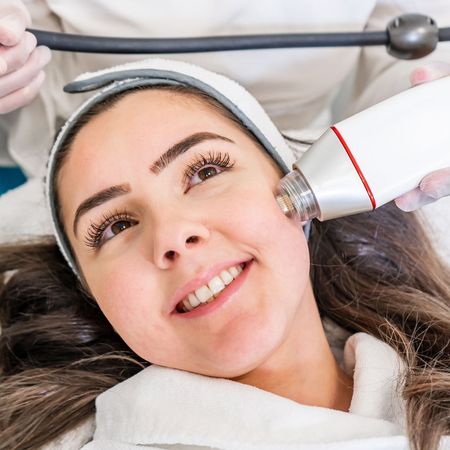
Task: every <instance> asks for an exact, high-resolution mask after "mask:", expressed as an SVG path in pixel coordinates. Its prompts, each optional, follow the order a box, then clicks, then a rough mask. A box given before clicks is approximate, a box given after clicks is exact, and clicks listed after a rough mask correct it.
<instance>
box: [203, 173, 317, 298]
mask: <svg viewBox="0 0 450 450" xmlns="http://www.w3.org/2000/svg"><path fill="white" fill-rule="evenodd" d="M214 208H215V211H214V214H211V217H219V218H220V222H217V223H216V224H213V225H212V226H213V227H217V229H219V230H222V232H223V233H224V234H226V235H228V238H229V240H230V241H231V242H237V243H240V244H241V245H246V244H247V245H248V249H246V248H244V250H248V251H249V252H252V251H253V252H255V254H254V256H255V258H257V259H258V257H259V258H260V260H261V263H262V264H264V265H267V266H268V267H271V270H274V271H276V276H277V278H282V279H284V280H294V284H296V288H300V289H304V286H305V284H306V281H307V279H308V275H309V251H308V245H307V241H306V238H305V235H304V233H303V229H302V228H301V227H299V226H298V225H297V224H296V223H295V222H294V221H293V220H291V219H289V218H287V217H286V216H285V215H284V214H283V212H282V211H281V209H280V208H279V206H278V203H277V202H276V200H275V196H274V193H273V192H272V190H271V186H270V185H267V181H265V180H261V182H260V183H252V184H250V185H248V186H246V187H243V186H240V187H238V188H236V194H235V195H233V193H231V192H230V193H228V194H227V195H226V198H225V196H224V197H223V198H220V201H217V206H215V207H214Z"/></svg>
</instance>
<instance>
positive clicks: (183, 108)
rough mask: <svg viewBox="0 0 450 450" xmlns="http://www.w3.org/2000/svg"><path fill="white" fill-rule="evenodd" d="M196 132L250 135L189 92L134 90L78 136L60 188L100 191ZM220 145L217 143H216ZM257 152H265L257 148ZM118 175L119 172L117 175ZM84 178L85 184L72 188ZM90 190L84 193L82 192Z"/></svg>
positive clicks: (234, 137)
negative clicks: (135, 165) (134, 167)
mask: <svg viewBox="0 0 450 450" xmlns="http://www.w3.org/2000/svg"><path fill="white" fill-rule="evenodd" d="M196 132H214V133H216V134H219V135H222V136H226V137H228V138H230V139H232V140H233V141H235V142H236V143H243V142H246V143H248V142H249V141H250V138H249V137H248V136H247V135H246V134H245V133H244V132H242V130H241V129H240V128H239V127H238V126H237V125H236V123H235V122H233V121H232V120H231V119H230V118H228V117H226V116H225V114H223V113H221V112H220V111H219V109H218V108H216V107H214V106H213V105H211V104H209V103H207V102H206V101H205V100H203V99H201V98H198V97H196V96H194V95H191V94H185V93H178V92H171V91H165V90H159V89H149V90H142V91H137V92H132V93H129V94H127V95H126V96H124V97H123V98H121V99H120V100H118V101H117V103H114V104H113V105H112V106H111V107H109V108H107V109H105V110H104V111H102V112H100V113H98V114H96V115H95V116H94V117H92V118H91V119H90V120H89V122H88V123H87V124H86V125H84V126H83V127H82V128H81V130H80V131H79V132H78V133H77V135H76V136H75V138H74V140H73V142H72V144H71V146H70V150H69V154H68V157H67V158H66V160H65V162H64V165H63V166H62V168H61V171H60V174H59V176H58V180H57V181H58V183H57V184H58V186H59V188H60V189H58V190H59V191H60V192H61V194H62V197H65V198H67V195H66V194H67V192H65V191H66V190H65V187H66V188H67V186H69V187H71V189H70V191H72V192H71V194H70V197H72V196H73V194H74V191H78V192H79V191H80V190H81V191H86V190H88V191H94V190H96V189H97V190H100V189H101V188H104V187H105V184H108V186H109V185H110V184H111V183H110V182H111V180H113V179H116V178H118V172H120V171H121V170H122V171H123V169H124V168H125V167H126V166H127V165H128V166H129V165H130V164H132V163H133V160H134V162H135V163H136V164H139V162H140V161H139V159H140V160H142V159H143V158H145V159H146V160H148V161H147V162H148V163H149V164H150V163H151V162H153V161H154V160H155V159H156V158H157V157H159V156H160V155H161V154H162V153H163V152H165V151H166V150H167V149H168V148H169V147H171V146H172V145H174V144H176V143H177V142H179V141H180V140H182V139H184V138H186V137H187V136H189V135H191V134H193V133H196ZM218 145H219V144H218ZM246 147H247V148H246V152H249V151H250V152H252V150H250V149H249V148H248V147H255V150H254V151H255V152H257V153H258V154H260V153H262V152H261V150H259V149H257V148H256V146H255V145H254V143H253V145H251V146H248V145H246ZM119 178H120V174H119ZM81 180H82V181H83V183H82V184H83V185H84V187H85V188H87V189H84V188H81V189H76V190H72V187H73V186H74V184H75V183H77V184H79V182H80V181H81ZM84 194H86V192H84Z"/></svg>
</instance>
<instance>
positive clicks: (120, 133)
mask: <svg viewBox="0 0 450 450" xmlns="http://www.w3.org/2000/svg"><path fill="white" fill-rule="evenodd" d="M202 127H203V128H205V127H211V128H223V127H225V128H230V127H232V128H237V127H236V124H235V123H234V122H233V121H232V120H231V119H230V118H229V117H226V113H224V112H223V111H220V110H219V108H217V107H215V106H214V105H213V104H210V103H208V102H207V101H206V100H205V99H203V98H201V97H198V96H195V95H194V94H189V93H180V92H172V91H167V90H163V89H148V90H142V91H137V92H131V93H129V94H127V95H125V96H124V97H122V98H120V99H119V100H118V101H116V102H115V103H114V104H113V105H112V106H109V107H105V109H104V110H101V111H100V112H99V113H97V114H95V115H94V116H93V117H91V118H90V119H89V121H88V123H87V124H85V125H84V126H83V127H82V128H81V130H80V131H79V132H78V133H77V135H76V136H75V139H74V140H73V142H72V145H71V147H72V149H71V151H70V155H72V154H73V153H78V152H79V149H80V148H84V147H85V146H86V145H87V146H88V147H90V148H91V147H92V145H95V146H96V147H98V146H99V145H100V146H101V143H103V142H105V143H108V144H109V145H111V144H112V143H111V142H110V141H111V140H112V141H117V139H126V140H127V141H133V140H139V137H140V136H142V135H143V136H145V138H146V139H147V140H148V143H150V141H155V143H159V142H160V141H163V142H161V144H163V143H165V142H170V141H171V140H174V139H176V137H177V136H178V137H180V136H182V137H184V134H185V133H187V132H191V131H192V130H193V129H195V128H199V129H200V128H202ZM73 148H75V149H76V151H75V152H74V151H72V150H73ZM160 150H162V149H160Z"/></svg>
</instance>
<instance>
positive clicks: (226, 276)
mask: <svg viewBox="0 0 450 450" xmlns="http://www.w3.org/2000/svg"><path fill="white" fill-rule="evenodd" d="M220 278H222V281H223V282H224V283H225V284H226V285H227V286H228V285H229V284H230V283H231V282H232V281H233V279H234V278H233V277H232V276H231V275H230V272H228V270H222V272H220Z"/></svg>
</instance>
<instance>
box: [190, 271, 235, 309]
mask: <svg viewBox="0 0 450 450" xmlns="http://www.w3.org/2000/svg"><path fill="white" fill-rule="evenodd" d="M241 272H242V266H241V265H240V264H239V265H236V266H233V267H230V268H229V269H227V270H222V272H220V274H219V276H215V277H213V278H212V279H211V280H210V281H209V282H208V285H205V286H202V287H200V288H198V289H197V290H196V291H195V293H190V294H189V295H188V296H187V298H185V299H184V300H183V301H182V304H183V305H184V309H185V310H186V311H191V310H193V309H194V308H196V307H197V306H199V305H200V304H201V303H209V302H210V301H213V297H216V296H217V295H218V294H219V293H220V292H221V291H223V290H224V289H225V287H226V286H228V285H229V284H230V283H231V282H232V281H233V279H234V278H236V277H237V276H238V275H239V274H240V273H241Z"/></svg>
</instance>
